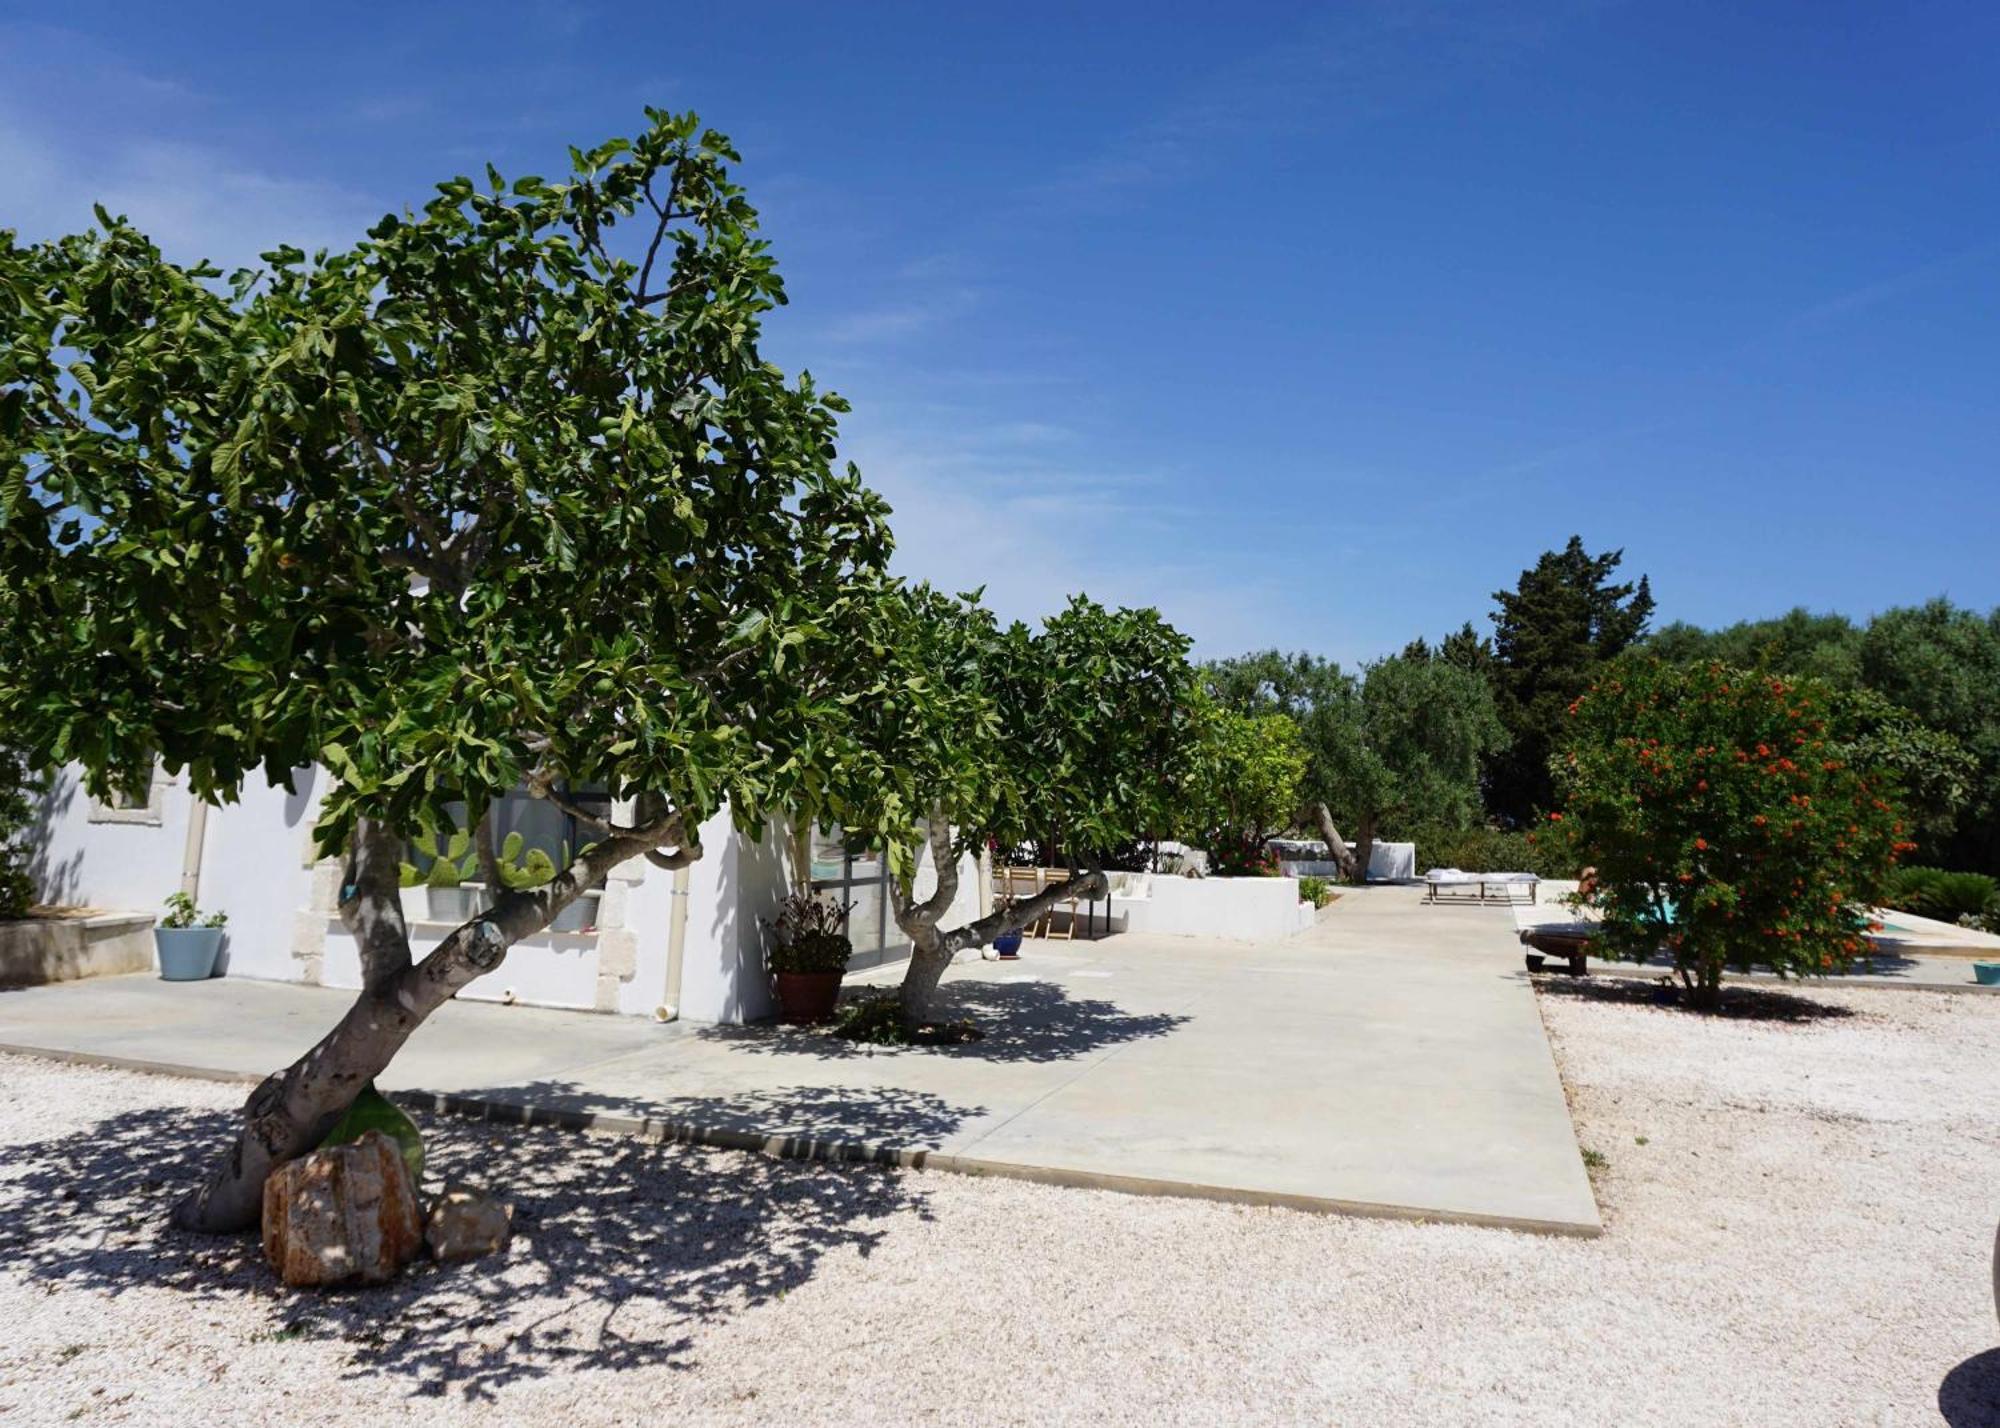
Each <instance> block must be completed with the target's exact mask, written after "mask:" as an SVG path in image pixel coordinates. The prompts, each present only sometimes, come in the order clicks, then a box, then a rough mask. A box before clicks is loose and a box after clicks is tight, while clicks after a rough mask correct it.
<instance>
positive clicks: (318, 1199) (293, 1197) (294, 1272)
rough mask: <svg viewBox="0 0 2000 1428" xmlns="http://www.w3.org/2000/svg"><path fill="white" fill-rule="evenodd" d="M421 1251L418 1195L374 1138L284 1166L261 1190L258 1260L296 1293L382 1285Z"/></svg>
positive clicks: (375, 1134)
mask: <svg viewBox="0 0 2000 1428" xmlns="http://www.w3.org/2000/svg"><path fill="white" fill-rule="evenodd" d="M423 1244H424V1237H423V1219H422V1217H421V1216H420V1215H419V1214H418V1213H417V1192H416V1187H415V1186H413V1185H412V1184H411V1183H410V1172H409V1170H408V1168H407V1167H406V1166H405V1165H404V1164H403V1157H402V1154H401V1152H400V1151H398V1150H397V1148H396V1143H395V1142H394V1141H392V1140H390V1139H389V1137H387V1136H385V1135H383V1134H382V1133H381V1132H380V1131H369V1132H368V1133H367V1134H365V1135H363V1136H362V1137H361V1138H360V1139H359V1140H356V1141H354V1142H353V1143H351V1144H348V1145H338V1146H333V1147H330V1148H328V1149H325V1150H316V1151H314V1152H313V1153H312V1154H311V1155H307V1156H301V1157H300V1158H299V1159H297V1160H293V1161H288V1162H287V1163H286V1164H284V1165H281V1166H279V1167H278V1168H277V1169H276V1170H275V1171H273V1172H272V1173H271V1176H270V1178H269V1179H267V1180H266V1181H265V1182H264V1255H265V1257H266V1258H267V1259H269V1260H270V1261H271V1267H272V1268H273V1269H275V1270H277V1272H278V1276H279V1278H281V1279H283V1280H284V1281H285V1283H286V1284H289V1285H291V1286H293V1287H294V1288H303V1287H307V1286H315V1285H331V1284H354V1283H359V1284H381V1283H384V1282H385V1281H387V1280H390V1279H393V1278H395V1277H396V1274H397V1273H398V1272H399V1271H400V1270H401V1269H402V1268H403V1266H404V1265H406V1264H408V1263H409V1262H410V1261H411V1260H413V1259H415V1258H416V1257H417V1255H418V1254H419V1253H421V1252H422V1250H423Z"/></svg>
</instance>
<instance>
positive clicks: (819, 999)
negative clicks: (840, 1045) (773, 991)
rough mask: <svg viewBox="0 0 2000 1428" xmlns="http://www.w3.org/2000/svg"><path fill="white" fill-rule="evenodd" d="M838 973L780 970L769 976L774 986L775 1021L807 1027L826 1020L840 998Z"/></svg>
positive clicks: (830, 1015)
mask: <svg viewBox="0 0 2000 1428" xmlns="http://www.w3.org/2000/svg"><path fill="white" fill-rule="evenodd" d="M841 976H842V974H841V973H839V972H780V973H778V974H777V975H776V977H774V978H773V980H774V981H775V982H776V983H777V988H778V1020H779V1021H782V1022H786V1023H788V1024H790V1025H792V1026H811V1025H813V1024H814V1023H816V1022H822V1021H827V1020H830V1019H831V1018H832V1016H833V1008H834V1006H835V1004H836V1003H838V1002H839V1000H840V979H841Z"/></svg>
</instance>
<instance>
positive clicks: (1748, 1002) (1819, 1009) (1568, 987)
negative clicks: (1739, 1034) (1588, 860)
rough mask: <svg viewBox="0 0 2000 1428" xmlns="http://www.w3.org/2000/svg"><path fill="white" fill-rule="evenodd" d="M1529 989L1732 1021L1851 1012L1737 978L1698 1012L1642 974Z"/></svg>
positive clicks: (1541, 980) (1822, 1017)
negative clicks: (1714, 1001) (1712, 1005)
mask: <svg viewBox="0 0 2000 1428" xmlns="http://www.w3.org/2000/svg"><path fill="white" fill-rule="evenodd" d="M1535 988H1536V990H1538V991H1540V992H1543V993H1545V994H1546V995H1548V996H1552V997H1573V998H1575V999H1577V1000H1579V1001H1590V1002H1619V1003H1623V1004H1625V1005H1627V1006H1654V1007H1666V1008H1669V1009H1671V1010H1674V1011H1683V1012H1686V1013H1688V1014H1689V1015H1690V1016H1713V1017H1722V1018H1724V1019H1727V1020H1736V1021H1783V1022H1814V1021H1834V1020H1839V1019H1840V1018H1842V1017H1850V1016H1853V1015H1854V1011H1853V1009H1852V1008H1850V1007H1843V1006H1834V1005H1831V1004H1830V1003H1827V1002H1816V1001H1813V1000H1812V999H1811V998H1809V997H1802V996H1798V995H1795V994H1794V993H1791V992H1774V991H1769V990H1766V989H1765V988H1762V987H1746V986H1744V985H1742V984H1741V983H1740V982H1736V983H1730V982H1725V983H1724V984H1723V987H1722V1002H1721V1005H1720V1006H1718V1007H1717V1008H1716V1009H1715V1010H1714V1011H1701V1010H1699V1009H1697V1008H1695V1007H1691V1006H1689V1005H1688V1004H1687V993H1686V992H1685V990H1684V989H1683V988H1682V987H1681V985H1680V983H1679V982H1677V981H1672V980H1669V979H1666V978H1662V979H1660V980H1658V981H1655V980H1652V979H1651V978H1644V977H1619V976H1611V977H1569V976H1549V977H1537V978H1536V979H1535Z"/></svg>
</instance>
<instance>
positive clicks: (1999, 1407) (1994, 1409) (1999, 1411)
mask: <svg viewBox="0 0 2000 1428" xmlns="http://www.w3.org/2000/svg"><path fill="white" fill-rule="evenodd" d="M1937 1406H1938V1414H1939V1415H1940V1416H1941V1417H1942V1418H1943V1419H1944V1421H1945V1422H1946V1423H1948V1424H1950V1425H1951V1428H1995V1426H1996V1425H2000V1349H1988V1350H1987V1351H1986V1352H1985V1353H1983V1354H1974V1355H1973V1356H1972V1357H1971V1358H1969V1359H1967V1360H1966V1361H1965V1362H1964V1363H1962V1364H1960V1365H1959V1366H1958V1367H1957V1368H1955V1369H1953V1370H1952V1371H1951V1372H1950V1373H1948V1374H1946V1375H1945V1376H1944V1382H1943V1383H1941V1384H1939V1385H1938V1402H1937Z"/></svg>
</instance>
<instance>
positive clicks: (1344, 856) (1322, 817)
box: [1318, 803, 1354, 882]
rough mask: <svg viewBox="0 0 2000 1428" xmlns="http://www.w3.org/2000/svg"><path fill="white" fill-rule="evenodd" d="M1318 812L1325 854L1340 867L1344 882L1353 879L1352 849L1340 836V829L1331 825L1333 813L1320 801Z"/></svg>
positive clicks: (1320, 834)
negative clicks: (1324, 842)
mask: <svg viewBox="0 0 2000 1428" xmlns="http://www.w3.org/2000/svg"><path fill="white" fill-rule="evenodd" d="M1318 812H1319V836H1320V837H1321V838H1323V839H1325V840H1326V855H1327V857H1329V858H1331V859H1333V861H1334V863H1335V864H1336V865H1337V866H1338V867H1339V869H1340V876H1341V879H1342V881H1344V882H1352V881H1354V850H1353V849H1352V848H1350V847H1348V846H1347V840H1346V839H1345V838H1342V837H1341V836H1340V830H1339V829H1338V828H1336V827H1334V826H1333V814H1332V813H1330V812H1328V811H1327V806H1326V805H1325V804H1324V803H1322V804H1320V805H1319V808H1318Z"/></svg>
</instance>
